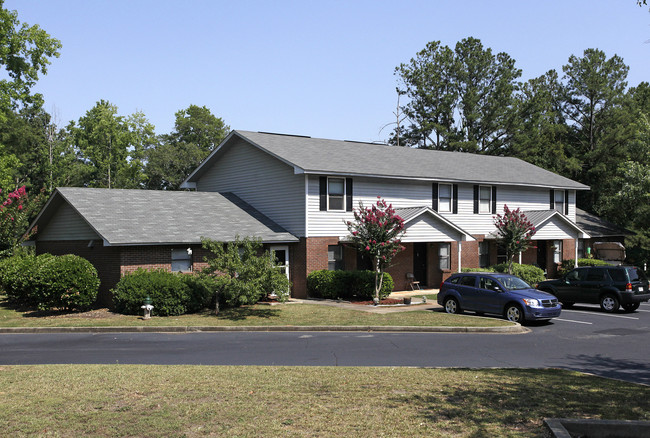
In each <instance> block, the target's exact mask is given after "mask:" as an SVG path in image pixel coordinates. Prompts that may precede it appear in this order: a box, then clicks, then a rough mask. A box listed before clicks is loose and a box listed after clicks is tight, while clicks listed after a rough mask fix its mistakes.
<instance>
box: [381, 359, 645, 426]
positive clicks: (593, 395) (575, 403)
mask: <svg viewBox="0 0 650 438" xmlns="http://www.w3.org/2000/svg"><path fill="white" fill-rule="evenodd" d="M460 371H461V372H463V370H460ZM464 371H465V374H464V375H463V376H462V377H459V378H457V379H454V380H451V381H449V382H446V383H445V384H444V385H441V386H438V387H436V389H435V390H434V391H432V392H431V393H429V394H426V395H420V394H418V395H412V396H410V397H409V396H407V397H406V398H404V397H395V398H394V399H393V400H392V401H393V402H395V404H396V405H397V406H400V405H408V406H411V407H412V409H414V410H415V411H416V412H417V413H418V416H420V417H422V418H423V419H426V420H427V421H431V422H434V423H435V424H437V425H438V426H439V427H441V428H442V429H441V430H444V431H445V432H446V433H448V434H450V435H454V434H461V435H462V436H468V437H484V436H512V435H519V434H521V435H523V436H541V435H542V427H543V426H542V421H543V419H544V418H602V419H620V420H647V419H648V418H649V417H650V415H649V414H648V409H650V388H647V387H643V386H639V385H633V384H625V383H621V382H618V381H615V380H609V379H602V378H598V377H593V376H588V375H581V374H578V373H574V372H571V371H562V370H552V369H549V370H520V369H500V370H488V371H486V370H481V371H473V370H464ZM474 373H475V374H474Z"/></svg>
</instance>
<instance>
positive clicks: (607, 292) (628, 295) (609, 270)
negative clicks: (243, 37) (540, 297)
mask: <svg viewBox="0 0 650 438" xmlns="http://www.w3.org/2000/svg"><path fill="white" fill-rule="evenodd" d="M537 288H538V289H539V290H543V291H546V292H549V293H552V294H553V295H555V296H556V297H557V298H558V300H560V302H561V303H562V305H563V306H564V307H570V306H572V305H573V304H574V303H593V304H600V308H601V309H603V310H604V311H605V312H616V311H617V310H618V309H619V307H620V306H623V309H624V310H625V311H626V312H634V311H635V310H636V309H638V308H639V304H640V303H642V302H644V301H648V300H650V290H648V277H646V275H645V273H644V272H643V271H642V270H641V269H639V268H637V267H636V266H589V267H582V268H575V269H573V270H571V271H569V272H567V273H566V274H565V275H563V276H562V277H561V278H560V279H558V280H546V281H542V282H541V283H539V284H538V285H537Z"/></svg>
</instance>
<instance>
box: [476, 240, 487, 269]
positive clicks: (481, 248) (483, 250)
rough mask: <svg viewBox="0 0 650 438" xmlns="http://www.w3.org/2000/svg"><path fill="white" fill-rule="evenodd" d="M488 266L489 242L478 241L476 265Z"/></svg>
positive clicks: (480, 266)
mask: <svg viewBox="0 0 650 438" xmlns="http://www.w3.org/2000/svg"><path fill="white" fill-rule="evenodd" d="M488 266H490V243H489V242H486V241H483V242H479V243H478V267H479V268H487V267H488Z"/></svg>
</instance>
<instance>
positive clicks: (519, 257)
mask: <svg viewBox="0 0 650 438" xmlns="http://www.w3.org/2000/svg"><path fill="white" fill-rule="evenodd" d="M519 264H520V265H521V251H520V252H519Z"/></svg>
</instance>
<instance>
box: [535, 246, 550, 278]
mask: <svg viewBox="0 0 650 438" xmlns="http://www.w3.org/2000/svg"><path fill="white" fill-rule="evenodd" d="M536 243H537V266H539V267H540V268H542V269H543V270H544V273H548V266H547V265H546V240H538V241H537V242H536Z"/></svg>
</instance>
